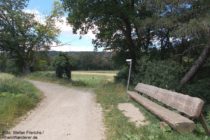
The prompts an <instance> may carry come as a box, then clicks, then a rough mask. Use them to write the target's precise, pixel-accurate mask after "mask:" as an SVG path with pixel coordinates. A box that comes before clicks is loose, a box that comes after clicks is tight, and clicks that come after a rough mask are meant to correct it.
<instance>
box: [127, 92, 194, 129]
mask: <svg viewBox="0 0 210 140" xmlns="http://www.w3.org/2000/svg"><path fill="white" fill-rule="evenodd" d="M128 95H129V96H130V97H131V98H133V99H134V100H136V101H137V102H138V103H140V104H141V105H143V106H144V107H145V108H147V109H148V110H149V111H151V112H152V113H154V114H155V115H157V116H158V117H159V118H160V119H162V120H164V121H165V122H167V123H168V124H169V125H170V126H171V127H172V128H174V129H175V130H177V131H178V132H180V133H186V132H192V131H193V130H194V128H195V124H194V122H193V121H192V120H190V119H188V118H186V117H183V116H182V115H180V114H178V113H175V112H173V111H171V110H169V109H166V108H164V107H162V106H160V105H158V104H156V103H154V102H152V101H150V100H149V99H147V98H145V97H143V96H141V95H140V94H138V93H137V92H132V91H128Z"/></svg>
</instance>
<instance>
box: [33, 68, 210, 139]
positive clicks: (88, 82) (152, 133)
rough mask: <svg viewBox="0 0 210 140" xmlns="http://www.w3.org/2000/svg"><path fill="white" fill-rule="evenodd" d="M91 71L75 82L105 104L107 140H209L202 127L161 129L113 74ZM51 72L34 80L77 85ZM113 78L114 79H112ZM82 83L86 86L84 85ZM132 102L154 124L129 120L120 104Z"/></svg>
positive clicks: (81, 75)
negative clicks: (187, 131)
mask: <svg viewBox="0 0 210 140" xmlns="http://www.w3.org/2000/svg"><path fill="white" fill-rule="evenodd" d="M85 73H87V72H82V73H81V72H75V73H73V75H72V79H73V81H74V82H75V81H76V82H78V83H80V84H78V85H77V86H83V87H84V86H85V87H88V88H89V87H91V88H94V90H95V93H96V95H97V96H96V97H97V101H98V102H99V103H100V104H101V105H102V108H103V111H104V116H105V119H104V121H105V125H106V128H107V129H106V136H107V140H208V139H209V138H208V137H207V136H205V133H204V131H203V129H202V128H201V126H200V125H199V124H198V125H197V128H196V131H195V132H194V133H191V134H180V133H177V132H176V131H174V130H171V128H170V127H166V128H163V129H161V128H160V121H159V119H157V118H156V117H155V116H154V115H152V114H151V113H150V112H148V111H147V110H145V109H144V108H143V107H141V106H140V105H139V104H137V103H135V102H133V101H131V100H129V99H128V98H127V96H126V89H125V87H124V86H123V85H121V84H115V83H113V81H112V80H110V76H109V74H108V75H107V73H106V74H104V75H103V74H95V73H97V72H94V74H93V75H91V73H88V74H85ZM53 75H54V74H53V73H50V72H39V73H34V74H32V75H30V76H29V77H30V78H31V79H36V80H42V81H48V82H49V81H50V82H56V83H60V84H63V85H67V86H74V82H73V83H70V82H69V81H67V80H62V79H57V78H56V77H55V76H53ZM112 79H113V78H112ZM81 83H82V84H81ZM124 102H131V103H133V104H134V105H135V106H137V107H138V108H139V109H140V110H141V111H142V112H143V114H144V115H145V116H146V118H147V119H148V120H149V121H150V125H148V126H144V127H139V128H137V127H135V125H134V124H133V123H130V122H129V121H128V119H127V118H126V117H125V116H124V115H123V114H122V113H121V112H120V111H119V110H118V109H117V105H118V103H124Z"/></svg>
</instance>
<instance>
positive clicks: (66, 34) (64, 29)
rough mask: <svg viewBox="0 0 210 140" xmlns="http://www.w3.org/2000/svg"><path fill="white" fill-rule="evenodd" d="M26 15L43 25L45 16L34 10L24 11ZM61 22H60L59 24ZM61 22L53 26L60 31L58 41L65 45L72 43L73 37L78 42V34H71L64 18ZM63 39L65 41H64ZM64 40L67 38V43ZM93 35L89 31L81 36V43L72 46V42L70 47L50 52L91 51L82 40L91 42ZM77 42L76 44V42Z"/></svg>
mask: <svg viewBox="0 0 210 140" xmlns="http://www.w3.org/2000/svg"><path fill="white" fill-rule="evenodd" d="M24 11H25V12H26V13H31V14H34V15H35V20H37V21H38V22H40V23H42V24H44V23H45V17H46V15H44V14H42V13H40V12H39V11H38V10H36V9H25V10H24ZM61 21H62V22H61ZM61 21H59V20H57V21H56V23H55V25H56V27H57V28H58V29H60V31H61V32H60V35H59V39H60V41H61V44H62V43H64V44H65V43H66V42H70V43H71V41H72V39H75V37H78V40H79V36H80V35H79V34H73V27H72V26H71V25H70V24H69V23H68V22H67V19H66V17H62V18H61ZM64 38H65V39H64ZM66 38H69V41H67V39H66ZM95 38H96V37H95V34H93V31H89V32H88V33H87V34H86V35H82V39H81V41H80V42H81V43H79V44H78V43H77V44H74V40H73V41H72V43H71V45H63V46H59V47H51V50H54V51H64V52H65V51H93V49H94V48H93V45H90V44H89V45H88V46H87V44H85V43H84V41H82V40H83V39H84V40H86V41H87V40H89V42H91V41H92V39H95ZM64 40H65V41H66V42H62V41H64ZM78 40H77V41H76V42H78ZM52 46H56V45H55V44H52Z"/></svg>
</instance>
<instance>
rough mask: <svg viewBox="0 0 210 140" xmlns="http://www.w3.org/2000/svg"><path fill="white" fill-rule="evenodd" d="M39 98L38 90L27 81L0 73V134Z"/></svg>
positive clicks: (33, 105)
mask: <svg viewBox="0 0 210 140" xmlns="http://www.w3.org/2000/svg"><path fill="white" fill-rule="evenodd" d="M40 99H41V94H40V92H39V91H38V90H37V89H36V88H35V87H34V86H33V85H32V84H30V83H29V82H27V81H24V80H22V79H19V78H16V77H14V76H13V75H9V74H2V73H0V136H2V135H3V132H4V131H5V130H6V129H8V128H9V127H11V126H12V125H13V124H14V123H15V120H17V118H19V117H20V116H22V115H24V114H25V113H27V111H29V110H30V109H32V108H33V107H35V106H36V104H37V103H38V102H39V101H40Z"/></svg>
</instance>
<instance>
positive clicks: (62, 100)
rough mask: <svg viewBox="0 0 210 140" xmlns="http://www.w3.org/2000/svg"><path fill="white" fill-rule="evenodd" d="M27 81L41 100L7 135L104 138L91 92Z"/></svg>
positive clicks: (49, 139) (75, 139) (77, 139)
mask: <svg viewBox="0 0 210 140" xmlns="http://www.w3.org/2000/svg"><path fill="white" fill-rule="evenodd" d="M30 82H32V83H33V84H34V85H35V86H36V87H37V88H38V89H40V90H41V91H42V92H43V94H44V99H43V100H42V101H41V103H40V104H39V105H38V106H37V108H36V109H34V110H33V111H31V112H30V113H29V114H28V115H27V116H26V117H25V119H23V120H22V121H21V122H20V123H19V124H17V125H16V126H15V127H14V128H12V129H11V130H10V131H9V132H10V133H11V134H10V135H8V136H22V137H27V136H29V137H31V139H36V138H37V139H38V140H104V139H105V138H104V125H103V114H102V110H101V107H100V105H99V104H97V103H96V101H95V96H94V94H93V93H92V92H91V91H89V90H84V89H75V88H68V87H64V86H60V85H57V84H51V83H45V82H38V81H30ZM13 132H14V133H15V132H16V134H12V133H13ZM21 133H22V134H21Z"/></svg>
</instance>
